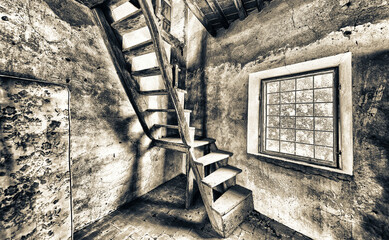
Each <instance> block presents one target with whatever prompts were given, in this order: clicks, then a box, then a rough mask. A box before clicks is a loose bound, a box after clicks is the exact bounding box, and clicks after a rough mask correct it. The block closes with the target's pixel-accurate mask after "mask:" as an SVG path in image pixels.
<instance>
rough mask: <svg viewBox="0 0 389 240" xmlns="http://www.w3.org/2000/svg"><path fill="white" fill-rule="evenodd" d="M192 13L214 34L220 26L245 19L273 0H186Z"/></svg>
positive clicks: (223, 26) (225, 26)
mask: <svg viewBox="0 0 389 240" xmlns="http://www.w3.org/2000/svg"><path fill="white" fill-rule="evenodd" d="M184 1H185V3H186V5H187V6H188V7H189V9H190V10H191V11H192V13H193V14H194V15H195V16H196V17H197V18H198V19H199V21H200V22H201V23H202V24H203V26H204V27H205V28H206V29H207V30H208V32H209V33H210V34H211V35H212V36H216V32H217V30H218V29H220V28H225V29H227V28H228V27H229V25H230V24H231V23H232V22H233V21H235V20H237V19H240V20H243V19H245V18H246V17H247V15H248V14H249V13H250V12H252V11H255V10H257V11H258V12H260V11H262V9H263V8H264V7H265V6H266V4H267V3H268V2H270V1H271V0H184Z"/></svg>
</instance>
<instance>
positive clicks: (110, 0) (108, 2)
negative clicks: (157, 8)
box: [104, 0, 140, 8]
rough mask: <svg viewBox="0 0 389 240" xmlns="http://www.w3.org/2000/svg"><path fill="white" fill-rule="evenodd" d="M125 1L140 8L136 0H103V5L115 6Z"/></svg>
mask: <svg viewBox="0 0 389 240" xmlns="http://www.w3.org/2000/svg"><path fill="white" fill-rule="evenodd" d="M126 2H130V3H131V4H132V5H134V6H135V7H137V8H140V6H139V3H138V2H137V1H136V0H130V1H129V0H106V1H105V2H104V5H105V6H107V7H110V8H115V7H117V6H120V5H122V4H124V3H126Z"/></svg>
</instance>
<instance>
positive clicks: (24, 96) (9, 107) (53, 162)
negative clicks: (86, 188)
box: [0, 76, 71, 239]
mask: <svg viewBox="0 0 389 240" xmlns="http://www.w3.org/2000/svg"><path fill="white" fill-rule="evenodd" d="M0 92H1V93H2V94H1V97H0V236H1V239H70V237H71V222H70V218H71V213H70V212H71V209H70V172H69V161H70V159H69V117H68V111H69V107H68V90H67V88H65V87H63V86H58V85H53V84H47V83H41V82H31V81H26V80H18V79H14V78H7V77H1V76H0Z"/></svg>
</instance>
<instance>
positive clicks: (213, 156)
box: [195, 151, 232, 166]
mask: <svg viewBox="0 0 389 240" xmlns="http://www.w3.org/2000/svg"><path fill="white" fill-rule="evenodd" d="M230 156H232V153H228V152H224V151H214V152H211V153H209V154H207V155H204V156H202V157H200V158H198V159H196V161H195V162H196V163H197V164H200V165H202V166H207V165H210V164H212V163H215V162H218V161H221V160H223V159H226V158H228V157H230Z"/></svg>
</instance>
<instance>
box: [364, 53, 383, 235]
mask: <svg viewBox="0 0 389 240" xmlns="http://www.w3.org/2000/svg"><path fill="white" fill-rule="evenodd" d="M356 64H357V66H358V68H359V69H360V72H361V76H366V77H368V78H365V79H364V80H363V84H362V85H361V89H360V101H359V102H358V105H357V107H358V112H359V113H360V116H359V117H358V120H359V121H360V124H361V126H363V128H361V129H359V131H358V133H357V135H358V139H360V141H361V142H362V144H361V145H362V146H364V149H362V150H364V151H366V152H369V153H370V154H372V157H373V158H372V159H371V162H369V163H368V166H369V168H370V169H371V171H372V172H374V173H375V176H372V177H373V180H374V181H375V182H377V183H378V184H379V185H380V186H381V188H382V197H381V198H379V199H375V201H374V204H375V205H374V207H373V208H372V209H371V211H369V212H366V213H363V215H364V216H363V227H364V229H365V230H366V231H367V232H370V233H371V234H373V235H376V236H380V237H381V238H382V239H389V172H388V168H389V154H388V149H389V121H388V119H389V94H388V88H389V83H388V82H389V72H388V71H387V69H389V51H378V52H376V53H373V54H370V55H365V56H363V57H361V59H360V60H359V61H358V62H357V63H356ZM371 149H372V150H373V152H370V151H371ZM358 152H359V151H358ZM361 154H363V155H365V153H364V152H363V151H362V152H361ZM364 159H366V160H367V158H364Z"/></svg>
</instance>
